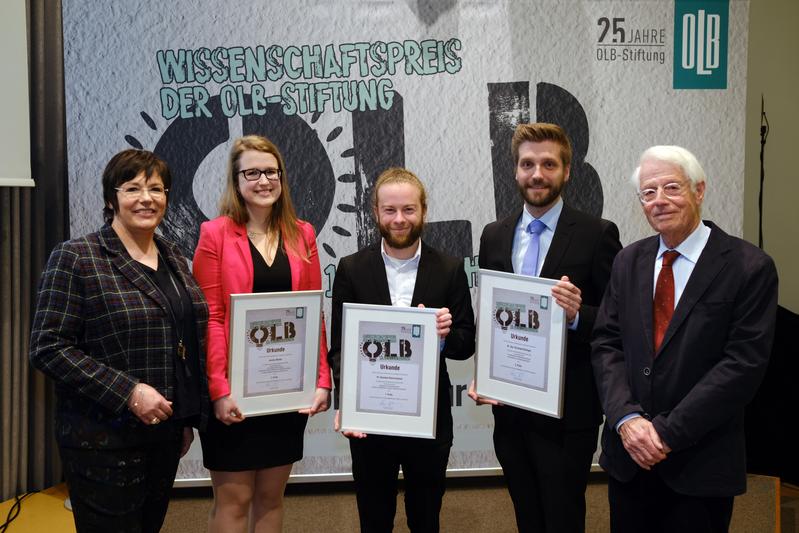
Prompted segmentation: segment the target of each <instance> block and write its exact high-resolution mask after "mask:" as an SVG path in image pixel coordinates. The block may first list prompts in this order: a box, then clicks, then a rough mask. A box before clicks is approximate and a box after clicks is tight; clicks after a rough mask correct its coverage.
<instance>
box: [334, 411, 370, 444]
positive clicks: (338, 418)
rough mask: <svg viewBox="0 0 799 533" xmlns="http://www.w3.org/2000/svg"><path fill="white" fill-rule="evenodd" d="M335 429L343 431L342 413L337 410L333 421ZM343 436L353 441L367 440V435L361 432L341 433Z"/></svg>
mask: <svg viewBox="0 0 799 533" xmlns="http://www.w3.org/2000/svg"><path fill="white" fill-rule="evenodd" d="M333 429H334V430H335V431H341V411H340V410H338V409H336V417H335V418H334V419H333ZM341 434H342V435H344V436H345V437H349V438H351V439H365V438H366V433H361V432H360V431H341Z"/></svg>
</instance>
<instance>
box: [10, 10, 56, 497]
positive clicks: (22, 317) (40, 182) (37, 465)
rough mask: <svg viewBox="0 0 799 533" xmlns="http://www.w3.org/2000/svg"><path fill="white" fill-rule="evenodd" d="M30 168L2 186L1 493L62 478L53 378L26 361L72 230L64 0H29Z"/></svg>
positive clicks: (16, 492) (30, 487) (37, 486)
mask: <svg viewBox="0 0 799 533" xmlns="http://www.w3.org/2000/svg"><path fill="white" fill-rule="evenodd" d="M26 7H27V17H28V55H29V59H28V64H29V78H30V79H29V87H30V113H31V169H32V174H33V176H34V179H35V180H36V187H35V188H33V189H29V188H17V187H10V188H0V500H6V499H8V498H11V497H13V496H14V495H16V494H19V493H23V492H27V491H29V490H34V489H42V488H45V487H48V486H50V485H53V484H55V483H58V482H59V481H60V480H61V466H60V462H59V458H58V450H57V448H56V446H55V440H54V438H53V412H54V395H53V390H52V384H51V383H50V382H49V381H48V380H47V379H46V378H45V377H44V375H43V374H41V373H40V372H38V371H36V370H33V369H32V368H31V367H30V366H29V364H28V341H29V337H30V326H31V319H32V313H33V307H34V305H35V302H36V292H37V286H38V282H39V276H40V274H41V271H42V268H43V267H44V264H45V262H46V261H47V257H48V255H49V253H50V250H51V249H52V248H53V246H55V245H56V244H57V243H59V242H61V241H63V240H65V239H66V238H68V236H69V212H68V205H67V198H68V196H67V158H66V119H65V117H66V113H65V107H64V105H65V104H64V61H63V34H62V30H61V0H56V1H53V0H27V2H26Z"/></svg>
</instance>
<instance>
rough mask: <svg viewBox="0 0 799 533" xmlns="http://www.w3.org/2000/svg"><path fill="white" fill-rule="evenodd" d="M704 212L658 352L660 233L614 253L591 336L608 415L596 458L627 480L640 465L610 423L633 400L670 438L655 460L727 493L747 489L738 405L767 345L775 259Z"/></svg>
mask: <svg viewBox="0 0 799 533" xmlns="http://www.w3.org/2000/svg"><path fill="white" fill-rule="evenodd" d="M705 224H706V225H707V226H709V227H710V228H711V233H710V238H709V240H708V242H707V245H706V246H705V249H704V250H703V251H702V254H701V255H700V257H699V261H698V262H697V264H696V266H695V267H694V270H693V272H692V273H691V277H690V278H689V279H688V284H687V285H686V287H685V290H684V292H683V294H682V297H681V298H680V301H679V302H678V303H677V307H676V308H675V310H674V315H673V317H672V319H671V323H670V324H669V327H668V329H667V330H666V334H665V337H664V339H663V343H662V345H661V347H660V350H659V352H658V354H657V358H655V355H656V354H655V353H654V347H653V340H652V299H653V278H654V273H653V272H654V264H655V254H656V253H657V250H658V245H659V241H658V236H654V237H649V238H647V239H643V240H641V241H638V242H636V243H633V244H631V245H630V246H628V247H627V248H625V249H624V250H622V252H621V253H619V255H618V257H617V258H616V262H615V263H614V265H613V272H612V275H611V281H610V286H609V288H608V293H607V295H606V296H605V299H604V300H603V302H602V307H601V308H600V310H599V316H598V317H597V323H596V329H595V331H594V335H595V338H594V341H593V342H592V345H593V353H592V360H593V364H594V372H595V374H596V379H597V385H598V389H599V394H600V399H601V401H602V405H603V407H604V409H605V414H606V416H607V422H606V424H605V428H604V431H603V434H602V457H601V459H600V464H601V465H602V467H603V468H604V469H605V470H607V471H608V472H609V473H610V474H611V475H612V476H613V477H615V478H616V479H618V480H620V481H622V482H624V481H628V480H630V479H632V477H633V476H634V475H635V474H636V472H637V469H638V466H637V465H636V464H635V463H634V462H633V460H632V459H631V458H630V456H629V454H628V453H627V451H626V450H625V449H624V446H623V445H622V442H621V438H620V437H619V436H618V434H617V433H616V430H615V426H616V424H617V423H618V422H619V420H620V419H621V418H623V417H624V416H626V415H628V414H630V413H633V412H639V413H643V414H644V416H646V417H647V418H649V419H651V420H652V423H653V424H654V426H655V429H656V430H657V432H658V435H660V437H661V438H662V439H663V440H664V441H665V443H666V444H667V445H668V446H669V447H671V449H672V450H673V451H672V452H671V453H670V454H669V455H668V456H667V458H666V459H665V460H664V461H662V462H661V463H659V464H658V465H656V466H655V469H654V470H655V472H657V473H658V474H659V475H660V476H661V478H662V479H663V480H664V482H665V483H667V484H668V485H669V487H671V488H672V489H673V490H674V491H676V492H679V493H683V494H688V495H694V496H731V495H735V494H741V493H743V492H744V491H745V490H746V476H745V473H746V464H745V462H746V452H745V449H744V431H743V417H744V406H745V405H746V404H747V403H748V402H749V400H750V399H751V398H752V396H753V395H754V393H755V391H756V390H757V387H758V385H759V384H760V381H761V379H762V377H763V374H764V372H765V370H766V366H767V364H768V358H769V354H770V353H771V343H772V339H773V336H774V321H775V317H776V312H777V271H776V269H775V267H774V262H773V261H772V260H771V258H770V257H769V256H767V255H766V254H765V253H763V252H762V251H761V250H760V249H758V248H756V247H755V246H752V245H751V244H749V243H747V242H745V241H743V240H741V239H738V238H736V237H731V236H730V235H727V234H726V233H724V232H723V231H722V230H721V229H719V228H718V227H717V226H715V225H714V224H713V223H711V222H705Z"/></svg>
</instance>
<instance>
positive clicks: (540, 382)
mask: <svg viewBox="0 0 799 533" xmlns="http://www.w3.org/2000/svg"><path fill="white" fill-rule="evenodd" d="M477 276H478V282H479V285H480V290H479V293H478V295H479V296H478V298H479V304H478V310H479V311H478V319H477V353H476V354H475V389H476V391H477V394H478V395H480V396H483V397H486V398H491V399H493V400H497V401H499V402H500V403H503V404H507V405H513V406H515V407H519V408H521V409H526V410H528V411H535V412H536V413H541V414H544V415H548V416H552V417H555V418H560V417H561V416H562V414H563V381H564V377H563V376H564V372H565V368H566V357H565V355H564V354H565V347H566V318H565V313H564V311H563V308H562V307H560V306H559V305H557V304H556V303H555V301H554V299H553V298H552V296H551V290H552V286H553V285H555V283H557V281H556V280H551V279H545V278H535V277H530V276H521V275H517V274H509V273H507V272H497V271H494V270H483V269H481V270H480V271H479V273H478V275H477Z"/></svg>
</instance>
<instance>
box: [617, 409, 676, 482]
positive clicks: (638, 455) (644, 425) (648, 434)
mask: <svg viewBox="0 0 799 533" xmlns="http://www.w3.org/2000/svg"><path fill="white" fill-rule="evenodd" d="M619 436H621V442H622V444H624V449H625V450H627V453H629V454H630V457H632V459H633V461H635V462H636V464H637V465H638V466H640V467H641V468H643V469H644V470H651V469H652V467H653V466H654V465H656V464H657V463H659V462H660V461H662V460H663V459H665V458H666V454H667V453H669V452H670V451H671V449H670V448H669V447H668V446H666V445H665V444H664V443H663V441H662V440H660V435H658V432H657V431H656V430H655V426H653V425H652V422H650V421H649V420H647V419H646V418H644V417H642V416H638V417H635V418H631V419H629V420H627V421H626V422H625V423H624V424H622V425H621V427H620V428H619Z"/></svg>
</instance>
